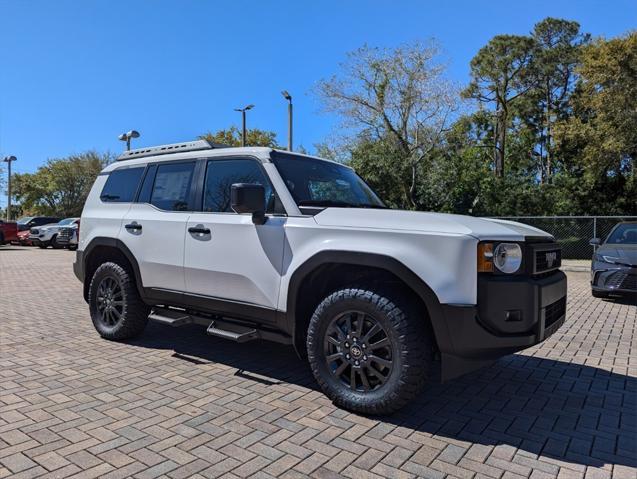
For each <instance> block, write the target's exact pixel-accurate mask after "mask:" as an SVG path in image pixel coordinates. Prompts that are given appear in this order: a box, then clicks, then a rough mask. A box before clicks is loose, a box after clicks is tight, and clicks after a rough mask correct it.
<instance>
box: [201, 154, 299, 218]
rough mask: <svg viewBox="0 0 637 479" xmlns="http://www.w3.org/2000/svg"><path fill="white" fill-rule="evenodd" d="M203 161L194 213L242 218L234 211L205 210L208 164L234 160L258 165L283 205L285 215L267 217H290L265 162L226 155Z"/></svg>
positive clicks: (273, 214) (206, 158)
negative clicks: (264, 165)
mask: <svg viewBox="0 0 637 479" xmlns="http://www.w3.org/2000/svg"><path fill="white" fill-rule="evenodd" d="M201 160H203V161H202V167H201V172H200V176H199V181H198V183H199V185H198V192H197V193H198V196H197V198H196V202H195V206H197V209H196V210H195V211H194V212H196V213H204V214H208V215H236V216H241V215H240V214H239V213H236V212H234V211H204V209H203V201H204V189H205V186H206V173H207V171H208V162H214V161H232V160H248V161H252V162H254V163H256V164H257V168H259V170H260V171H261V173H262V174H263V177H264V178H265V179H266V181H267V182H268V183H269V185H270V188H272V192H273V193H274V196H275V198H278V199H279V203H280V204H281V207H282V208H283V213H266V214H265V215H266V216H267V217H271V218H273V217H288V216H289V213H288V211H287V209H286V208H285V205H284V204H283V202H282V201H281V199H280V196H279V193H278V191H277V189H276V188H275V187H274V184H273V182H272V179H271V178H270V176H269V175H268V172H267V171H266V170H265V168H264V167H263V162H262V161H261V160H260V159H259V158H257V157H255V156H252V155H227V156H226V155H224V156H209V157H205V158H201Z"/></svg>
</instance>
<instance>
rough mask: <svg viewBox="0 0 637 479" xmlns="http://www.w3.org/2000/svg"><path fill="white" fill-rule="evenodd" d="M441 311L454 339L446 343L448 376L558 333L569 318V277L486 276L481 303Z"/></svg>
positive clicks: (444, 373) (480, 287)
mask: <svg viewBox="0 0 637 479" xmlns="http://www.w3.org/2000/svg"><path fill="white" fill-rule="evenodd" d="M442 310H443V315H444V317H445V322H446V324H447V327H448V331H449V337H450V342H451V344H450V345H448V347H446V348H444V349H443V348H442V347H441V354H442V359H443V371H442V376H443V380H448V379H451V378H453V377H457V376H460V375H461V374H464V373H466V372H469V371H471V370H474V369H477V368H479V367H482V366H484V365H487V364H490V363H492V362H493V361H494V360H496V359H498V358H499V357H502V356H505V355H507V354H511V353H513V352H515V351H520V350H522V349H525V348H528V347H531V346H533V345H535V344H538V343H540V342H542V341H544V340H545V339H546V338H548V337H549V336H551V335H552V334H553V333H555V332H556V331H557V330H558V329H559V327H560V326H562V324H564V320H565V318H566V275H565V274H564V273H563V272H562V271H556V272H555V273H552V274H551V275H550V276H547V277H543V278H532V277H508V276H484V277H482V276H481V277H480V278H479V280H478V304H477V306H459V305H448V304H447V305H442ZM445 349H446V350H445Z"/></svg>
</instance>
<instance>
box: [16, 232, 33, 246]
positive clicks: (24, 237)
mask: <svg viewBox="0 0 637 479" xmlns="http://www.w3.org/2000/svg"><path fill="white" fill-rule="evenodd" d="M30 235H31V231H30V230H24V231H19V230H18V239H17V240H16V241H15V243H16V244H19V245H20V246H33V243H31V240H30V239H29V236H30Z"/></svg>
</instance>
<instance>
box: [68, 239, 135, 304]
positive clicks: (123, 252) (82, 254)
mask: <svg viewBox="0 0 637 479" xmlns="http://www.w3.org/2000/svg"><path fill="white" fill-rule="evenodd" d="M77 255H78V261H80V262H81V265H82V269H81V271H82V276H83V283H84V300H85V301H87V300H88V289H89V285H90V284H91V278H92V276H93V273H94V272H95V270H96V269H97V268H98V267H99V264H101V262H102V261H100V259H102V258H104V259H107V260H108V261H115V262H117V260H118V259H119V260H122V259H124V260H125V261H126V262H127V263H128V265H126V264H123V265H121V266H123V267H126V266H128V267H129V269H130V271H131V272H132V273H133V275H134V277H135V286H136V287H137V291H138V292H139V295H140V297H144V288H143V284H142V277H141V273H140V272H139V264H138V263H137V260H136V259H135V256H134V255H133V253H131V251H130V250H129V249H128V247H127V246H126V245H125V244H124V242H123V241H121V240H119V239H117V238H109V237H106V236H98V237H95V238H93V239H92V240H91V242H90V243H89V244H88V245H87V246H86V248H84V250H83V251H79V250H78V251H77Z"/></svg>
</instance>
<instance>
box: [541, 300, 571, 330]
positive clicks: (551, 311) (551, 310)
mask: <svg viewBox="0 0 637 479" xmlns="http://www.w3.org/2000/svg"><path fill="white" fill-rule="evenodd" d="M565 314H566V297H564V298H562V299H558V300H557V301H555V302H554V303H551V304H549V305H548V306H547V307H546V308H544V330H545V331H546V330H547V329H548V328H549V327H550V326H551V325H553V323H555V322H556V321H558V320H559V319H560V318H561V317H562V316H564V315H565Z"/></svg>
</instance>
